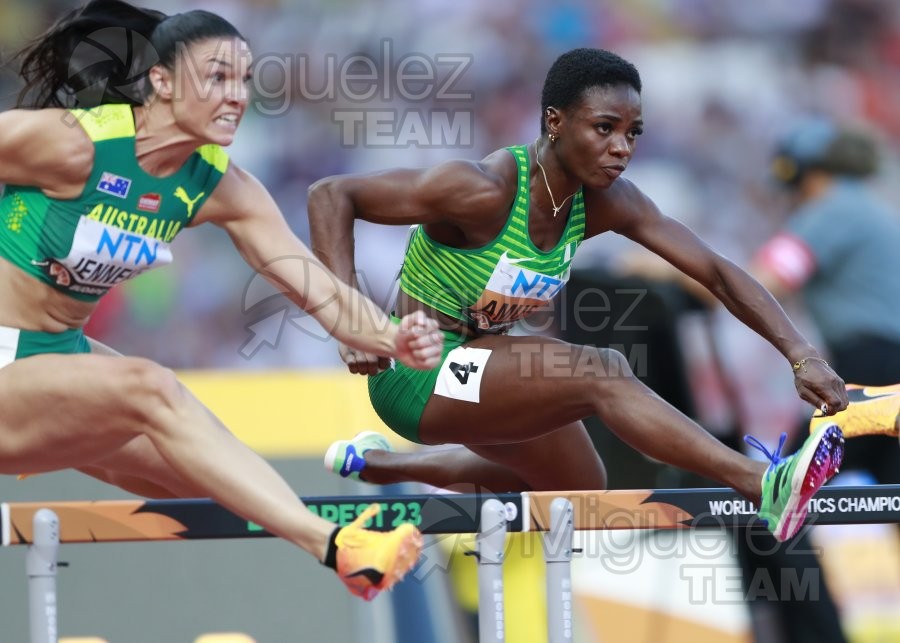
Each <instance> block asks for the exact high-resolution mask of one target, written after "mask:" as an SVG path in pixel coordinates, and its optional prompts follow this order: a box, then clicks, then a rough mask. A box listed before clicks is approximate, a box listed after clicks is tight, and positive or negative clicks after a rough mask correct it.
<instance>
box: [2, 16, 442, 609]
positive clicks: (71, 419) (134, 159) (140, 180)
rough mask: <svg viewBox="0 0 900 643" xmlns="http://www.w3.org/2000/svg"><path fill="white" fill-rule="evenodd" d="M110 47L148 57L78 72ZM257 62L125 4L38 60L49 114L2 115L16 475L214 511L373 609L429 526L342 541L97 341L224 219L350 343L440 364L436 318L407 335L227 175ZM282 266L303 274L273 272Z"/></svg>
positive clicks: (5, 382) (58, 37)
mask: <svg viewBox="0 0 900 643" xmlns="http://www.w3.org/2000/svg"><path fill="white" fill-rule="evenodd" d="M97 42H99V43H101V44H102V45H103V46H104V47H107V48H108V49H109V50H111V51H114V52H115V51H116V47H119V46H122V47H126V46H127V47H132V48H133V49H132V51H131V52H130V53H131V54H133V56H127V57H123V59H126V60H128V61H132V60H133V61H136V62H134V63H133V64H132V65H131V68H130V69H125V68H123V64H122V63H118V62H117V61H116V60H113V58H115V57H114V56H110V60H107V61H99V62H97V61H96V60H95V61H93V64H87V63H90V62H91V61H87V63H86V62H85V61H84V60H80V59H79V55H80V52H85V51H88V50H91V48H92V47H94V46H95V45H94V44H92V43H97ZM93 51H97V50H96V49H93ZM80 65H84V68H83V70H81V67H80ZM140 65H144V67H143V69H145V70H147V72H146V73H145V74H143V75H141V74H138V77H137V79H136V78H135V73H136V72H139V71H140V70H141V67H140ZM250 65H251V54H250V50H249V48H248V46H247V43H246V42H245V41H244V38H243V37H242V36H241V35H240V33H239V32H238V31H237V30H236V29H235V28H234V27H233V26H232V25H230V24H229V23H228V22H226V21H225V20H223V19H222V18H220V17H219V16H216V15H214V14H211V13H208V12H205V11H190V12H187V13H183V14H178V15H174V16H169V17H166V16H164V15H163V14H160V13H158V12H152V11H145V10H141V9H137V8H134V7H132V6H130V5H127V4H125V3H123V2H119V1H118V0H99V1H96V2H90V3H88V4H87V5H85V6H84V7H82V8H81V9H78V10H75V11H73V12H72V13H70V14H68V15H67V16H65V17H64V18H63V19H62V20H60V22H58V23H57V24H56V25H55V26H54V27H53V28H51V29H50V30H49V31H48V32H47V33H46V34H44V35H43V36H41V37H40V38H39V39H38V40H37V41H36V42H35V44H34V45H33V46H32V47H30V48H29V49H28V50H26V51H25V52H24V58H23V64H22V76H23V78H24V80H25V82H26V86H25V90H24V92H23V96H22V98H21V100H20V107H22V106H28V107H35V108H38V109H15V110H11V111H7V112H4V113H2V114H0V182H2V183H5V184H6V189H5V193H4V195H3V197H2V199H0V301H2V302H3V305H2V307H0V472H2V473H7V474H12V473H38V472H44V471H53V470H57V469H63V468H70V467H71V468H76V469H78V470H80V471H83V472H85V473H87V474H89V475H92V476H94V477H96V478H99V479H101V480H104V481H106V482H109V483H111V484H114V485H118V486H120V487H122V488H124V489H126V490H129V491H132V492H134V493H138V494H141V495H145V496H151V497H212V498H213V499H215V500H216V501H218V502H219V503H221V504H222V505H224V506H225V507H227V508H229V509H231V510H232V511H234V512H235V513H237V514H239V515H241V516H242V517H244V518H246V519H247V520H251V521H253V522H255V523H257V524H259V525H262V526H263V527H264V528H266V529H267V530H268V531H270V532H272V533H273V534H276V535H278V536H280V537H282V538H285V539H286V540H289V541H290V542H293V543H294V544H296V545H298V546H299V547H301V548H303V549H304V550H306V551H307V552H309V553H311V554H312V555H313V556H315V557H316V558H317V559H319V560H320V561H322V562H323V563H325V564H326V565H328V566H330V567H331V568H333V569H335V570H336V571H337V573H338V575H339V576H340V578H341V579H342V580H343V582H344V583H346V585H347V586H348V588H349V589H350V591H351V592H353V593H354V594H357V595H360V596H363V597H365V598H372V597H373V596H375V595H376V594H377V593H378V591H380V590H381V589H385V588H387V587H390V586H391V585H393V584H394V583H395V582H396V581H397V580H398V579H399V578H401V577H402V576H403V575H404V574H405V573H406V572H407V571H408V570H409V569H410V567H411V566H412V565H413V564H414V563H415V561H416V559H417V557H418V552H419V548H420V542H421V538H420V535H419V533H418V531H417V530H416V529H415V528H414V527H413V526H411V525H404V526H402V527H400V528H398V529H396V530H394V531H393V532H390V533H387V534H378V533H374V532H369V531H366V530H364V529H362V524H363V523H364V522H366V521H367V520H368V519H369V518H370V517H371V516H372V515H374V513H377V511H378V508H377V505H373V507H370V510H368V511H366V512H365V513H364V514H363V515H361V516H360V518H359V519H358V520H357V521H356V522H355V523H354V524H353V525H351V526H348V527H345V528H343V529H339V528H337V527H336V526H335V525H334V524H333V523H330V522H328V521H326V520H323V519H321V518H319V517H318V516H316V515H315V514H313V513H312V512H310V511H309V510H308V509H307V508H306V507H305V506H304V505H303V504H302V503H301V502H300V501H299V499H298V497H297V495H296V494H295V493H294V492H293V491H292V490H291V489H290V488H289V487H288V485H287V483H286V482H285V481H284V480H282V478H281V477H279V476H278V474H276V473H275V471H274V470H273V469H272V468H271V467H270V466H269V465H268V464H267V463H266V462H265V461H264V460H263V459H262V458H260V457H259V456H258V455H257V454H255V453H254V452H253V451H252V450H250V449H249V448H248V447H246V446H245V445H244V444H243V443H241V442H240V441H239V440H237V439H236V438H235V437H234V436H233V435H232V434H231V433H230V432H229V431H228V430H227V429H226V427H225V426H223V425H222V424H221V423H220V422H219V421H218V420H217V419H216V418H215V417H214V416H213V415H212V414H211V413H210V412H209V410H207V409H206V408H204V407H203V405H202V404H201V403H200V402H199V401H198V400H197V399H196V398H194V397H193V396H192V395H191V394H190V392H188V391H187V390H186V389H185V388H184V387H183V386H182V385H181V384H180V383H179V382H178V380H177V379H176V378H175V375H174V374H173V373H172V372H171V371H169V370H167V369H165V368H163V367H162V366H159V365H157V364H155V363H153V362H151V361H149V360H145V359H138V358H132V357H122V356H120V355H118V354H116V353H115V352H114V351H112V350H110V349H108V348H106V347H104V346H102V345H100V344H98V343H96V342H94V341H92V340H89V339H87V338H86V337H85V336H84V334H83V332H82V330H81V329H82V327H83V325H84V324H85V322H86V321H87V320H88V318H89V317H90V315H91V312H92V311H93V310H94V308H95V307H96V305H97V301H98V300H99V299H100V297H102V296H103V294H104V293H106V292H107V291H108V290H109V288H110V287H112V286H113V285H114V284H116V283H118V282H120V281H123V280H125V279H128V278H131V277H134V276H136V275H138V274H140V273H142V272H144V271H146V270H148V269H152V268H155V267H157V266H161V265H165V264H167V263H169V262H170V261H171V260H172V254H171V251H170V248H169V242H170V241H171V240H172V239H173V238H174V237H175V235H176V234H177V233H178V232H180V231H181V230H182V229H184V228H187V227H191V226H196V225H199V224H201V223H207V222H208V223H213V224H215V225H218V226H221V227H222V228H224V229H225V230H226V231H227V232H228V234H229V235H230V237H231V239H232V241H233V242H234V245H235V247H236V248H237V250H238V251H239V252H240V253H241V255H242V256H243V258H244V259H245V260H246V261H247V263H248V264H249V265H250V266H251V267H253V268H254V269H255V270H258V271H260V272H261V273H262V274H263V275H264V276H266V277H267V278H268V279H270V280H271V281H272V282H274V283H276V284H277V285H278V287H279V288H280V289H282V290H283V291H285V292H287V293H288V296H289V297H290V298H291V300H292V301H293V302H294V303H296V304H297V305H298V306H300V307H301V308H303V309H305V310H307V311H309V312H310V313H311V314H312V315H313V316H314V317H315V318H316V319H317V320H318V321H320V322H321V323H322V325H323V326H324V327H325V328H326V329H327V330H328V331H329V332H331V333H332V334H334V335H335V337H337V338H339V339H340V340H341V341H342V342H345V343H347V344H349V345H352V346H354V347H355V348H357V349H360V350H365V351H369V352H374V353H376V354H379V355H384V356H389V357H396V358H397V359H399V360H400V361H401V362H402V363H403V364H404V365H405V366H407V367H410V368H431V367H433V366H435V365H436V364H437V360H438V358H439V355H440V346H441V337H440V334H439V333H438V332H437V324H436V323H435V322H434V321H433V320H429V319H427V318H425V316H424V315H421V314H414V315H409V316H406V317H405V318H404V319H403V320H402V322H401V323H400V324H399V325H397V324H391V323H390V322H389V321H388V320H387V319H386V318H385V317H384V315H383V314H381V313H380V311H378V310H377V309H376V307H375V306H374V304H372V302H370V301H369V300H367V299H366V298H364V297H363V296H362V295H361V294H360V293H359V292H357V291H355V290H353V289H352V288H350V287H348V286H347V285H346V284H345V283H343V282H341V281H340V280H339V279H337V278H335V276H334V275H333V274H332V273H331V272H329V271H328V270H327V269H326V268H325V267H324V266H322V265H321V263H319V262H318V261H317V260H315V259H314V258H313V257H312V255H311V254H310V253H309V251H308V249H307V248H306V247H305V246H304V245H303V243H302V242H301V241H300V240H299V239H298V238H297V237H296V236H295V235H294V234H293V233H292V232H291V230H290V228H289V227H288V226H287V224H286V222H285V221H284V218H283V216H282V214H281V212H280V211H279V209H278V207H277V206H276V204H275V202H274V201H273V199H272V197H271V196H270V195H269V194H268V192H267V191H266V189H265V188H264V187H263V186H262V185H261V184H260V183H259V182H258V181H257V180H256V179H255V178H254V177H252V176H251V175H249V174H248V173H247V172H245V171H243V170H241V169H240V168H238V167H237V166H236V165H234V164H233V163H230V162H229V160H228V157H227V155H226V154H225V152H224V151H223V150H222V147H221V146H225V145H228V144H230V143H231V141H232V139H233V137H234V135H235V131H236V130H237V127H238V124H239V123H240V120H241V117H242V115H243V114H244V111H245V110H246V108H247V103H248V95H249V87H248V80H249V78H250ZM70 71H71V72H80V73H73V74H72V75H71V76H69V72H70ZM29 97H33V100H31V101H30V102H29V100H28V99H29ZM73 103H74V104H75V105H76V106H77V107H78V109H71V110H70V109H65V108H66V107H67V106H70V105H72V104H73ZM284 257H292V258H296V259H297V261H289V262H286V261H279V262H276V261H274V260H275V259H277V258H284Z"/></svg>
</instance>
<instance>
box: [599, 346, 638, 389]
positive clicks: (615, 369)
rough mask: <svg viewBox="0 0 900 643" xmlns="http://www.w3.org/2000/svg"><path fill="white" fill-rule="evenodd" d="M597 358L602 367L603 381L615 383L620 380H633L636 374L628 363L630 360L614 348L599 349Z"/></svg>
mask: <svg viewBox="0 0 900 643" xmlns="http://www.w3.org/2000/svg"><path fill="white" fill-rule="evenodd" d="M596 351H597V357H598V359H599V360H600V364H601V366H602V372H601V379H605V380H607V381H609V382H614V381H616V380H620V379H631V378H633V377H634V372H633V371H632V370H631V365H630V364H629V363H628V358H626V357H625V355H624V354H623V353H622V352H621V351H618V350H616V349H614V348H599V347H598V348H597V349H596Z"/></svg>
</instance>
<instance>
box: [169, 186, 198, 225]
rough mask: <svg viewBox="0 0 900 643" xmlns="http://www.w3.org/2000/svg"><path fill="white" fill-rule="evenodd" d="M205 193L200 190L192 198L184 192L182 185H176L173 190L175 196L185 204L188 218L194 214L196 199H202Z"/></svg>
mask: <svg viewBox="0 0 900 643" xmlns="http://www.w3.org/2000/svg"><path fill="white" fill-rule="evenodd" d="M205 195H206V192H201V193H200V194H198V195H197V196H195V197H194V198H193V199H192V198H191V197H189V196H188V193H187V192H185V190H184V188H183V187H178V188H177V189H176V190H175V198H176V199H178V200H180V201H181V202H183V203H184V204H185V205H186V206H187V214H188V219H190V218H191V217H192V216H194V206H195V205H196V204H197V201H199V200H200V199H202V198H203V197H204V196H205Z"/></svg>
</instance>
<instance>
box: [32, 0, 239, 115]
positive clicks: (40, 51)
mask: <svg viewBox="0 0 900 643" xmlns="http://www.w3.org/2000/svg"><path fill="white" fill-rule="evenodd" d="M221 37H234V38H240V39H241V40H243V39H244V38H243V36H241V34H240V33H239V32H238V30H237V29H235V28H234V27H233V26H232V25H231V24H230V23H229V22H228V21H227V20H225V19H224V18H221V17H220V16H217V15H216V14H213V13H210V12H208V11H200V10H197V11H188V12H186V13H181V14H177V15H174V16H171V17H167V16H166V15H165V14H164V13H161V12H159V11H154V10H151V9H140V8H138V7H134V6H132V5H130V4H128V3H126V2H122V0H91V1H90V2H88V3H87V4H86V5H84V6H83V7H81V8H79V9H75V10H74V11H72V12H70V13H68V14H67V15H65V16H63V17H62V18H61V19H60V20H59V21H58V22H57V23H56V24H55V25H53V26H52V27H51V28H50V29H49V30H48V31H47V32H46V33H44V34H42V35H41V36H39V37H38V38H36V39H35V40H34V41H33V42H32V43H31V44H30V45H29V46H28V47H26V48H25V49H24V50H22V51H21V52H20V53H19V56H21V58H22V67H21V71H20V72H19V74H20V76H21V77H22V79H23V80H24V81H25V86H24V87H23V89H22V91H21V92H20V93H19V100H18V106H19V107H37V108H41V107H66V108H71V107H80V108H90V107H96V106H97V105H103V104H107V103H127V104H130V105H143V104H144V102H145V101H146V99H147V97H148V96H149V95H150V93H151V90H152V88H151V87H150V86H149V83H148V82H147V76H148V74H149V72H150V69H151V68H152V67H154V66H156V65H163V66H165V67H167V68H169V69H174V67H175V58H176V56H177V54H178V51H179V45H181V46H186V45H189V44H190V43H192V42H197V41H200V40H205V39H207V38H221Z"/></svg>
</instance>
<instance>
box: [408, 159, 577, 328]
mask: <svg viewBox="0 0 900 643" xmlns="http://www.w3.org/2000/svg"><path fill="white" fill-rule="evenodd" d="M507 149H508V150H509V151H510V153H511V154H512V155H513V157H514V158H515V160H516V168H517V171H518V189H517V194H516V198H515V201H514V202H513V206H512V210H511V211H510V214H509V218H508V219H507V221H506V225H505V226H504V228H503V230H502V231H501V232H500V234H499V235H497V237H496V238H495V239H494V240H493V241H492V242H491V243H489V244H488V245H486V246H483V247H481V248H477V249H473V250H460V249H458V248H451V247H449V246H445V245H443V244H440V243H438V242H436V241H434V240H433V239H431V238H430V237H429V236H428V235H427V234H425V231H424V230H423V229H422V228H421V227H418V228H417V229H416V230H415V232H414V233H413V235H412V238H411V239H410V243H409V248H408V249H407V252H406V257H405V259H404V262H403V269H402V271H401V273H400V289H401V290H402V291H403V292H405V293H406V294H407V295H409V296H410V297H412V298H413V299H416V300H418V301H421V302H422V303H424V304H426V305H428V306H431V307H432V308H434V309H436V310H439V311H440V312H442V313H444V314H446V315H449V316H450V317H453V318H455V319H459V320H461V321H463V322H465V323H466V324H467V325H468V326H469V327H471V328H472V329H474V330H477V331H480V332H485V333H500V332H505V331H506V330H508V329H509V327H510V326H512V325H513V324H514V323H515V322H517V321H519V320H520V319H522V318H524V317H525V316H527V315H528V314H529V313H531V312H532V311H534V310H536V309H538V308H541V307H543V306H545V305H546V304H547V302H549V301H550V299H552V298H553V296H554V295H556V294H557V293H558V292H559V291H560V290H561V289H562V287H563V286H564V285H565V284H566V281H568V279H569V267H570V264H571V263H572V258H573V257H574V255H575V250H576V249H577V248H578V246H579V245H580V244H581V242H582V241H583V240H584V199H583V195H582V193H581V190H579V191H578V193H577V194H576V195H575V199H574V201H573V203H572V209H571V211H570V213H569V220H568V222H567V223H566V227H565V229H564V230H563V233H562V236H561V237H560V240H559V243H557V244H556V246H555V247H554V248H552V249H551V250H549V251H548V252H544V251H542V250H539V249H538V248H537V247H536V246H535V245H534V243H533V242H532V240H531V236H530V235H529V233H528V209H529V202H530V197H529V191H528V183H529V165H530V163H529V158H528V151H527V148H526V147H525V146H517V147H510V148H507Z"/></svg>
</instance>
